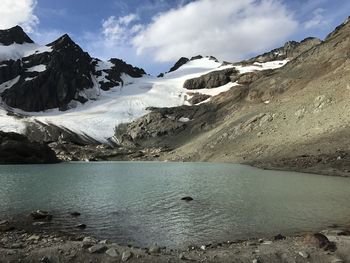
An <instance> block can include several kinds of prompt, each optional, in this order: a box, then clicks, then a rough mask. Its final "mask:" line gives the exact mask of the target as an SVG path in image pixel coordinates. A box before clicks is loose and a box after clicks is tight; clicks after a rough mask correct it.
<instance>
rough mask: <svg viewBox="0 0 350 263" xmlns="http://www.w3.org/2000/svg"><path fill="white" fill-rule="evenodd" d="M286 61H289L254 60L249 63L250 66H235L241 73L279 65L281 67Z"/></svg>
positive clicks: (274, 67)
mask: <svg viewBox="0 0 350 263" xmlns="http://www.w3.org/2000/svg"><path fill="white" fill-rule="evenodd" d="M288 61H289V60H288V59H285V60H275V61H269V62H265V63H259V62H255V63H254V64H253V65H250V66H235V68H236V69H237V70H238V71H239V72H240V73H242V74H243V73H248V72H253V71H259V70H267V69H276V68H280V67H283V66H284V65H285V64H287V63H288Z"/></svg>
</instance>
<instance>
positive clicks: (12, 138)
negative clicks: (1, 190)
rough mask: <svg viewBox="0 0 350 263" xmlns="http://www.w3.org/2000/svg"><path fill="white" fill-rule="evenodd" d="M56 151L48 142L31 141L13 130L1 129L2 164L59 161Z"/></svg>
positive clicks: (0, 160)
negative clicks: (7, 131) (4, 130)
mask: <svg viewBox="0 0 350 263" xmlns="http://www.w3.org/2000/svg"><path fill="white" fill-rule="evenodd" d="M57 162H59V160H58V159H57V157H56V154H55V152H54V151H52V150H51V149H50V147H48V146H47V145H46V144H43V143H38V142H31V141H29V140H28V138H27V137H25V136H24V135H21V134H17V133H13V132H9V133H6V132H2V131H0V164H42V163H57Z"/></svg>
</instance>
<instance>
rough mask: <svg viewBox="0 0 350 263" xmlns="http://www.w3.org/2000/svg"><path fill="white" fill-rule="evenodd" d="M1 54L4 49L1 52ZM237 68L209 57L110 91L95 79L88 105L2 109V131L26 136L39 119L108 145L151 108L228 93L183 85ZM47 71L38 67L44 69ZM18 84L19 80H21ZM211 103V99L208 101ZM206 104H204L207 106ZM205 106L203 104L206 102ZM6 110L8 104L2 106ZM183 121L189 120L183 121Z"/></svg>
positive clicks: (259, 65)
mask: <svg viewBox="0 0 350 263" xmlns="http://www.w3.org/2000/svg"><path fill="white" fill-rule="evenodd" d="M0 53H1V50H0ZM286 63H287V61H274V62H267V63H263V64H262V63H255V64H254V65H253V66H247V67H242V66H235V67H236V68H237V69H238V70H239V71H240V72H242V73H243V72H251V71H254V70H264V69H269V68H277V67H281V66H283V65H284V64H286ZM111 66H112V65H111V64H110V63H109V62H99V63H98V64H97V69H98V70H102V69H106V68H110V67H111ZM232 67H234V66H232V65H227V66H221V63H218V62H215V61H213V60H210V59H209V58H203V59H198V60H194V61H190V62H188V63H187V64H185V65H183V66H182V67H180V68H179V69H178V70H176V71H174V72H171V73H168V74H165V76H164V77H163V78H156V77H152V76H143V77H142V78H131V77H130V76H128V75H124V76H122V79H123V81H124V86H121V87H114V88H112V89H111V90H109V91H103V90H101V89H99V87H98V84H97V83H98V82H99V81H101V79H102V78H104V75H102V77H101V76H100V77H98V78H97V79H96V77H95V76H92V77H93V81H94V83H95V85H94V87H93V88H92V89H89V90H86V91H84V92H83V93H84V94H81V95H84V96H85V97H89V98H94V99H95V100H90V101H88V102H86V103H85V104H81V103H79V102H75V101H74V102H72V103H71V105H70V106H71V107H72V109H70V110H67V111H64V112H62V111H59V110H58V109H53V110H47V111H44V112H24V111H21V110H18V109H11V110H12V111H14V112H16V113H18V114H21V115H23V116H24V118H22V119H18V118H14V117H11V116H7V112H6V111H5V110H4V109H1V108H0V130H3V131H15V132H19V133H23V131H24V129H25V124H26V122H34V121H35V120H37V121H40V122H43V123H46V124H54V125H57V126H61V127H65V128H67V129H69V130H71V131H73V132H75V133H77V134H86V135H88V136H90V137H92V138H94V139H96V140H98V141H100V142H101V143H105V142H107V139H109V138H111V137H112V136H113V135H114V129H115V127H116V126H117V125H119V124H121V123H126V122H131V121H133V120H135V119H137V118H139V117H141V116H143V115H145V114H147V113H148V111H147V108H148V107H175V106H181V105H189V103H188V102H187V99H189V97H190V96H189V95H188V94H187V93H193V92H198V93H203V94H208V95H210V96H215V95H218V94H220V93H221V92H225V91H227V90H229V89H230V88H232V87H234V86H235V85H237V84H236V83H229V84H226V85H224V86H222V87H218V88H213V89H203V90H191V91H190V90H187V89H184V88H183V84H184V82H185V81H186V80H187V79H191V78H196V77H199V76H201V75H203V74H206V73H209V72H212V71H215V70H222V69H225V68H232ZM43 69H44V68H43V67H41V68H36V70H43ZM17 81H18V80H17ZM15 82H16V79H14V80H12V81H10V82H9V83H6V85H7V87H8V86H11V85H13V83H15ZM4 89H5V84H2V85H0V92H1V91H2V90H4ZM208 101H210V98H209V99H208V100H207V101H205V102H208ZM205 102H204V103H205ZM202 103H203V102H202ZM2 108H5V105H2ZM181 121H184V122H186V121H189V120H187V119H185V118H184V119H181Z"/></svg>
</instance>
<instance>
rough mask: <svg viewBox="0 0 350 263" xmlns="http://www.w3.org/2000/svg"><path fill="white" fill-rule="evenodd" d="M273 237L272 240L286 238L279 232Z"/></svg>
mask: <svg viewBox="0 0 350 263" xmlns="http://www.w3.org/2000/svg"><path fill="white" fill-rule="evenodd" d="M273 239H274V240H283V239H286V237H285V236H283V235H281V234H278V235H277V236H275V237H274V238H273Z"/></svg>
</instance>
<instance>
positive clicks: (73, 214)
mask: <svg viewBox="0 0 350 263" xmlns="http://www.w3.org/2000/svg"><path fill="white" fill-rule="evenodd" d="M70 215H71V216H74V217H77V216H80V215H81V214H80V213H79V212H72V213H70Z"/></svg>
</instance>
